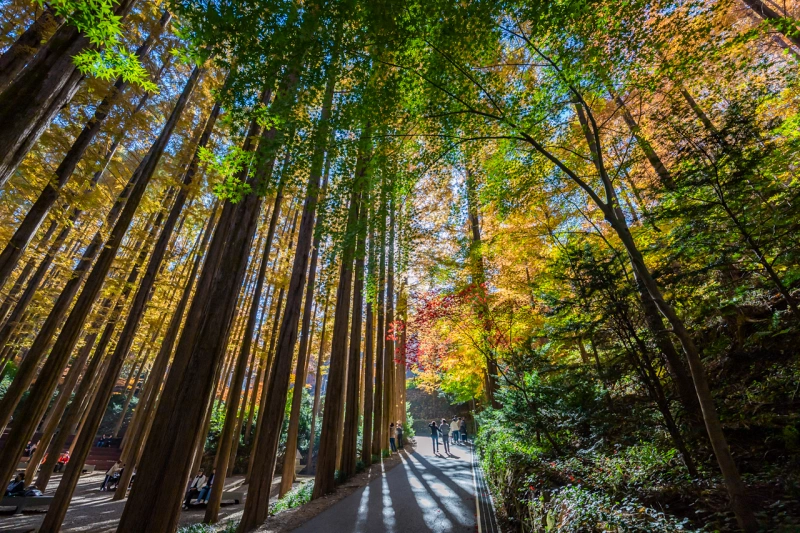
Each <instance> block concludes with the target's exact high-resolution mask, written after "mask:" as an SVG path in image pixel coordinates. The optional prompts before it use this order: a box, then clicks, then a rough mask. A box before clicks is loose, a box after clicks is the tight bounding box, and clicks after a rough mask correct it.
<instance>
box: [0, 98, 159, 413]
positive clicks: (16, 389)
mask: <svg viewBox="0 0 800 533" xmlns="http://www.w3.org/2000/svg"><path fill="white" fill-rule="evenodd" d="M147 99H148V95H145V96H143V97H142V98H141V99H140V101H139V104H138V105H137V107H136V110H135V111H134V113H138V112H139V111H141V109H142V108H143V107H144V105H145V103H146V102H147ZM120 141H121V137H120V138H117V139H116V140H115V141H114V143H113V144H112V146H111V147H110V149H109V150H108V152H107V153H106V157H105V158H104V160H103V162H102V165H101V168H100V169H98V170H97V171H96V172H95V174H94V176H93V177H92V181H91V184H90V186H89V189H90V190H92V189H93V188H94V187H95V186H96V184H97V183H98V182H99V180H100V179H101V178H102V177H103V175H104V174H105V171H106V169H107V167H108V164H109V162H110V161H111V158H112V157H113V156H114V154H115V153H116V151H117V149H118V148H119V145H120ZM145 162H146V161H142V164H144V163H145ZM138 177H139V173H138V172H134V173H133V175H132V176H131V178H130V179H129V180H128V183H127V184H126V185H125V187H124V188H123V189H122V192H121V193H120V194H119V196H118V197H117V200H116V201H115V202H114V205H113V206H112V207H111V210H110V211H109V212H108V214H107V215H106V219H105V225H106V227H110V226H113V225H114V224H115V223H116V222H117V219H118V217H119V215H120V213H121V211H122V208H123V206H124V205H125V202H126V201H127V199H128V196H129V195H130V193H131V190H132V188H133V185H134V183H135V182H136V180H137V179H138ZM81 214H82V212H81V211H80V210H78V209H74V210H73V211H72V214H71V216H70V219H69V222H68V223H67V224H65V225H64V227H63V229H62V230H61V232H60V233H59V235H58V237H56V240H55V242H54V243H53V244H52V245H51V246H50V249H49V250H48V252H47V254H46V255H45V258H44V259H42V261H41V262H40V264H39V267H38V268H37V270H36V272H35V273H34V275H33V276H32V277H31V279H30V281H29V282H28V286H27V287H26V289H25V291H24V292H23V294H22V296H21V297H20V300H19V302H17V305H16V306H15V307H14V310H13V311H12V312H11V316H10V317H9V319H8V320H7V321H6V325H5V326H4V327H3V330H2V331H0V341H2V342H0V344H2V343H6V344H7V343H8V339H9V338H10V336H11V335H12V334H13V331H14V328H15V327H16V325H17V324H18V323H20V322H21V321H22V320H23V317H24V316H25V312H26V310H27V308H28V305H29V304H30V303H31V301H32V300H33V297H34V295H35V293H36V292H37V290H38V289H39V287H40V286H42V285H43V284H44V283H45V282H46V280H45V275H46V274H47V272H48V270H49V268H50V265H51V264H52V262H53V260H54V259H55V256H56V253H57V252H58V251H59V250H60V249H61V248H62V246H63V244H64V242H65V241H66V239H67V236H68V235H69V234H70V232H71V230H72V228H73V226H74V224H75V222H76V221H77V220H78V218H79V217H80V215H81ZM91 228H92V226H91V225H87V229H91ZM103 241H104V238H103V232H102V231H97V232H96V233H95V234H94V237H92V240H91V243H90V244H89V246H88V247H87V248H86V249H85V250H84V251H83V254H82V256H81V260H80V261H79V262H78V264H77V265H76V266H75V268H74V269H73V271H72V275H71V276H70V277H69V279H68V280H67V282H66V284H65V285H64V287H63V288H62V290H61V292H60V293H59V295H58V298H57V299H56V302H55V303H54V305H53V307H52V308H51V310H50V313H49V314H48V316H47V319H46V320H45V322H44V324H43V325H42V326H41V328H40V330H39V333H38V334H37V335H36V338H35V339H34V342H33V344H32V345H31V347H30V350H29V351H28V353H27V355H26V356H25V359H24V361H23V364H21V365H20V367H19V369H18V371H17V375H16V376H15V378H14V381H13V382H12V383H11V385H10V386H9V389H8V391H7V392H6V395H5V396H3V398H2V400H0V429H2V428H5V426H6V424H8V421H9V420H10V419H11V414H12V413H13V412H14V409H16V407H17V404H18V403H19V401H20V399H21V398H22V394H24V392H25V390H27V388H28V386H30V384H31V382H32V381H33V377H34V374H35V371H36V369H37V367H38V365H39V363H40V362H41V360H42V357H43V356H44V353H45V350H46V349H47V348H48V347H49V345H50V341H51V340H52V338H53V336H54V335H55V332H56V330H57V328H58V326H59V325H60V323H61V321H62V319H63V318H64V315H65V314H66V312H67V310H68V309H69V306H70V305H71V303H72V299H73V298H74V297H75V294H77V292H78V289H79V288H80V286H81V283H82V282H83V278H84V276H85V275H86V274H87V273H88V271H89V268H90V267H91V265H92V263H93V261H94V259H95V258H96V257H97V255H98V254H99V253H100V250H101V249H102V246H103ZM80 244H81V240H80V239H75V244H74V248H77V247H78V246H79V245H80ZM67 248H69V247H67ZM68 255H69V256H70V257H72V256H74V255H75V251H74V250H70V251H69V254H68Z"/></svg>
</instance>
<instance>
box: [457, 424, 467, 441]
mask: <svg viewBox="0 0 800 533" xmlns="http://www.w3.org/2000/svg"><path fill="white" fill-rule="evenodd" d="M460 420H461V424H460V427H459V430H460V431H461V442H463V443H464V444H467V419H466V418H461V419H460Z"/></svg>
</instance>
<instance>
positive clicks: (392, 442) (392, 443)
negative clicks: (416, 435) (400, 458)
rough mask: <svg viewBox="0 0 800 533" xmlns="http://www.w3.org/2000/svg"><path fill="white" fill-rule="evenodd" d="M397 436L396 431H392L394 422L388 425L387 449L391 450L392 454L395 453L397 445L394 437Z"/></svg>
mask: <svg viewBox="0 0 800 533" xmlns="http://www.w3.org/2000/svg"><path fill="white" fill-rule="evenodd" d="M396 435H397V431H396V430H395V429H394V422H392V423H391V424H389V447H390V448H391V449H392V451H393V452H396V451H397V444H396V443H395V436H396Z"/></svg>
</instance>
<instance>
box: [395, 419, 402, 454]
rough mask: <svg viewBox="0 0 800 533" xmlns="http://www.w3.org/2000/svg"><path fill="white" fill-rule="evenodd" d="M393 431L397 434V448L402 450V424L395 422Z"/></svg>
mask: <svg viewBox="0 0 800 533" xmlns="http://www.w3.org/2000/svg"><path fill="white" fill-rule="evenodd" d="M395 431H396V433H397V448H398V449H400V450H402V449H403V424H402V423H400V421H399V420H398V421H397V425H396V426H395Z"/></svg>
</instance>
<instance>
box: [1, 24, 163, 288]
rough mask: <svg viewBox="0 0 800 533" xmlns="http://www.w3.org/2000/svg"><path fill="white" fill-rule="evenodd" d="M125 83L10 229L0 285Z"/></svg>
mask: <svg viewBox="0 0 800 533" xmlns="http://www.w3.org/2000/svg"><path fill="white" fill-rule="evenodd" d="M171 17H172V15H171V14H170V13H169V11H167V12H165V13H164V15H163V16H162V17H161V20H160V21H159V28H158V29H157V31H154V32H152V33H151V34H150V35H149V36H148V37H147V39H145V41H144V42H143V43H142V44H141V46H139V49H138V50H137V51H136V57H137V58H138V59H140V60H141V59H142V58H144V57H145V56H146V55H147V54H148V53H149V52H150V49H151V48H152V47H153V43H154V42H155V39H156V36H157V35H158V34H160V33H161V31H162V30H163V29H164V28H165V27H166V25H167V24H168V23H169V21H170V18H171ZM127 86H128V82H126V81H125V79H124V78H122V77H120V78H118V79H117V81H116V83H115V84H114V85H113V86H112V87H111V90H110V91H109V93H108V94H107V95H106V97H105V98H103V100H102V101H101V102H100V104H99V105H98V106H97V107H96V108H95V111H94V116H92V118H91V119H89V121H88V122H87V123H86V125H85V126H84V127H83V131H81V133H80V134H79V135H78V137H77V138H76V139H75V141H74V142H73V143H72V146H71V147H70V149H69V150H68V151H67V154H66V155H65V156H64V159H62V160H61V164H59V165H58V168H57V169H56V171H55V175H53V176H52V177H51V179H49V180H48V181H47V184H46V185H45V187H44V190H43V191H42V192H41V193H40V194H39V197H38V198H37V199H36V201H35V202H34V203H33V205H32V206H31V208H30V209H29V210H28V213H27V214H26V215H25V218H24V219H23V220H22V223H21V224H20V225H19V227H18V228H17V230H16V231H15V232H14V235H12V236H11V239H10V240H9V242H8V244H7V245H6V247H5V248H4V249H3V251H2V252H0V287H2V286H3V285H5V282H6V280H7V279H8V277H9V276H10V275H11V273H12V272H13V270H14V268H15V267H16V266H17V263H18V262H19V259H20V257H21V256H22V253H23V252H24V251H25V248H27V246H28V244H29V243H30V241H31V239H33V236H34V235H35V234H36V232H37V231H38V229H39V226H40V225H41V224H42V222H43V221H44V219H45V217H46V216H47V214H48V213H49V212H50V208H52V207H53V204H55V202H56V200H57V199H58V197H59V196H60V194H61V191H62V189H63V188H64V186H65V185H66V184H67V182H68V181H69V179H70V177H71V176H72V174H73V173H74V172H75V168H76V167H77V166H78V162H80V160H81V159H82V158H83V156H84V154H85V153H86V150H87V149H88V148H89V145H90V144H91V142H92V140H93V139H94V138H95V136H97V134H98V133H99V132H100V129H101V128H102V126H103V123H104V121H105V119H106V117H107V116H108V114H109V112H110V111H111V108H112V106H113V105H114V103H115V101H116V100H118V99H119V96H120V95H121V94H122V92H123V91H124V90H125V88H126V87H127Z"/></svg>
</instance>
